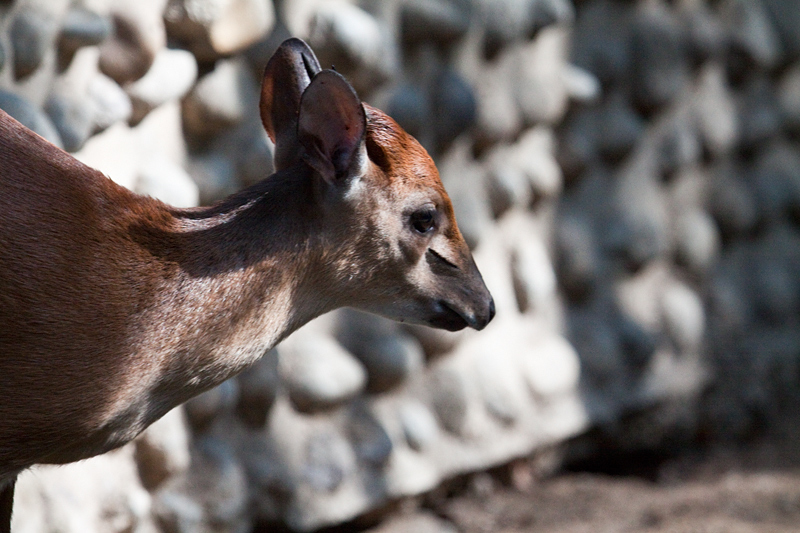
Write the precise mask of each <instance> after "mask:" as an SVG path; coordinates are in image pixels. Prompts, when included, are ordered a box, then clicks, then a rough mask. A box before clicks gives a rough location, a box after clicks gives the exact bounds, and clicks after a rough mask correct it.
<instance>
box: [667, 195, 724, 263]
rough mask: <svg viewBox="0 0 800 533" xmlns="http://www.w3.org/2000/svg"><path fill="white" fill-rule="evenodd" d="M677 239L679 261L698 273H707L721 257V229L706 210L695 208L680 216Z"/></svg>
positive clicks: (676, 226) (677, 225) (677, 224)
mask: <svg viewBox="0 0 800 533" xmlns="http://www.w3.org/2000/svg"><path fill="white" fill-rule="evenodd" d="M675 239H676V252H677V258H678V261H679V262H680V263H682V264H684V265H686V267H687V268H689V270H691V271H692V272H694V273H696V274H703V273H705V272H706V271H707V270H708V269H709V268H710V267H711V266H713V265H714V263H715V262H716V260H717V258H718V257H719V253H720V247H721V245H722V244H721V238H720V235H719V229H718V228H717V225H716V224H714V219H712V218H711V216H710V215H709V214H708V213H707V212H706V211H703V210H700V209H693V210H691V211H689V212H687V213H685V214H683V215H681V216H679V217H678V219H677V220H676V222H675Z"/></svg>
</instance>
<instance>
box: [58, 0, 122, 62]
mask: <svg viewBox="0 0 800 533" xmlns="http://www.w3.org/2000/svg"><path fill="white" fill-rule="evenodd" d="M112 31H113V25H112V23H111V20H110V19H109V18H108V17H105V16H103V15H100V14H99V13H96V12H94V11H91V10H89V9H86V8H85V7H81V6H77V7H72V8H71V9H70V10H69V11H67V14H66V16H65V17H64V21H63V23H62V24H61V34H60V35H59V38H58V53H59V60H60V61H61V64H62V65H63V66H66V65H68V64H69V61H71V60H72V56H73V55H74V54H75V51H76V50H77V49H78V48H81V47H83V46H93V45H97V44H100V43H102V42H103V41H105V40H106V39H107V38H108V37H109V36H110V35H111V32H112Z"/></svg>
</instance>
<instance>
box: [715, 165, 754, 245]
mask: <svg viewBox="0 0 800 533" xmlns="http://www.w3.org/2000/svg"><path fill="white" fill-rule="evenodd" d="M716 174H717V176H716V177H717V179H715V180H714V181H713V182H712V187H711V194H710V195H709V196H710V202H709V203H710V206H709V208H710V212H711V214H712V216H713V217H714V219H715V220H716V221H717V224H718V225H719V228H720V231H721V233H722V235H723V236H724V237H730V236H735V235H742V234H747V233H749V232H750V231H751V230H752V229H753V227H754V226H755V225H756V223H757V222H758V209H757V206H756V201H755V198H754V197H753V194H752V192H751V191H750V190H749V187H748V186H747V184H746V183H745V182H744V179H743V178H742V176H741V171H740V169H738V168H737V167H732V166H730V165H722V166H720V167H719V168H718V169H717V172H716Z"/></svg>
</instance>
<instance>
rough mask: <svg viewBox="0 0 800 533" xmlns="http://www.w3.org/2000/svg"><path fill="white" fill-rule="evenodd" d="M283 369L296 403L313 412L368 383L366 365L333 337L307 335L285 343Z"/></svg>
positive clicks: (282, 355)
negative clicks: (363, 365)
mask: <svg viewBox="0 0 800 533" xmlns="http://www.w3.org/2000/svg"><path fill="white" fill-rule="evenodd" d="M280 371H281V377H282V379H283V383H284V384H285V385H286V387H287V389H288V392H289V398H290V399H291V401H292V405H293V406H294V407H295V408H296V409H297V410H299V411H301V412H313V411H319V410H324V409H329V408H331V407H334V406H336V405H340V404H342V403H344V402H346V401H348V400H350V399H351V398H353V397H354V396H355V395H357V394H358V393H360V392H361V391H362V390H363V389H364V386H365V385H366V381H367V377H366V372H365V371H364V367H362V366H361V364H360V363H359V362H358V361H357V360H356V359H355V358H354V357H353V356H352V355H351V354H350V353H349V352H348V351H347V350H345V349H344V348H342V346H341V345H340V344H339V343H338V342H336V341H335V340H333V339H332V338H329V337H324V336H311V335H309V336H306V337H302V338H298V339H295V341H294V342H292V343H291V344H290V345H284V346H283V348H282V349H281V351H280Z"/></svg>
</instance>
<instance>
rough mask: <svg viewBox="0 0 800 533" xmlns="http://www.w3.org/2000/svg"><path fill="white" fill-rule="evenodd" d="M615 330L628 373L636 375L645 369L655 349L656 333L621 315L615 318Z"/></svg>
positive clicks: (656, 342)
mask: <svg viewBox="0 0 800 533" xmlns="http://www.w3.org/2000/svg"><path fill="white" fill-rule="evenodd" d="M617 332H618V334H619V340H620V347H621V349H622V353H623V355H624V356H625V364H626V366H627V368H628V370H629V371H630V375H632V376H636V377H638V376H640V375H641V374H642V372H643V371H645V370H646V369H647V366H648V364H649V363H650V360H651V359H652V357H653V354H654V353H655V351H656V348H657V346H658V340H657V338H656V335H655V334H654V333H651V332H650V331H647V330H646V329H645V328H644V327H642V326H641V325H640V324H639V323H638V322H636V321H635V320H633V319H631V318H629V317H627V316H621V317H619V319H618V320H617Z"/></svg>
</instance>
